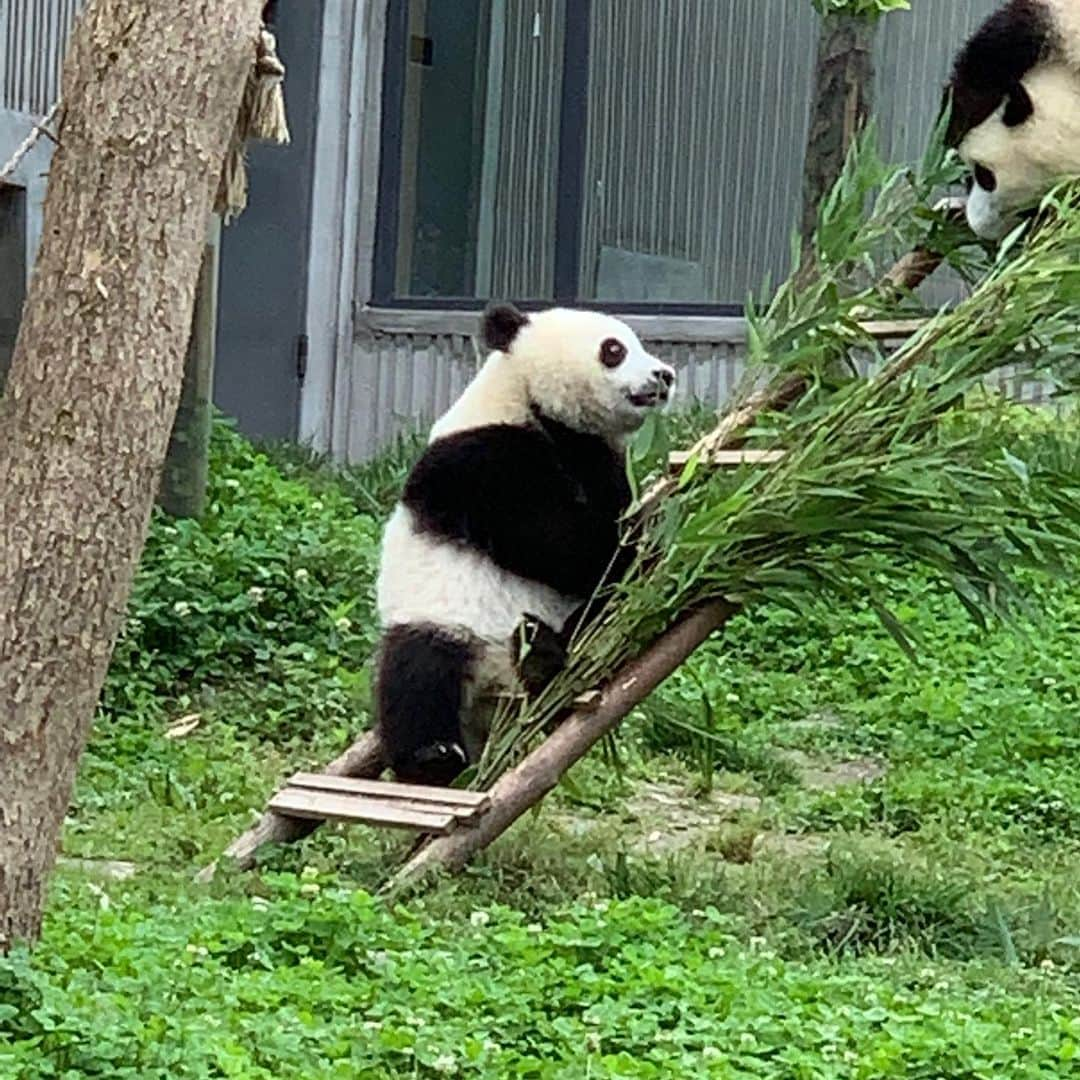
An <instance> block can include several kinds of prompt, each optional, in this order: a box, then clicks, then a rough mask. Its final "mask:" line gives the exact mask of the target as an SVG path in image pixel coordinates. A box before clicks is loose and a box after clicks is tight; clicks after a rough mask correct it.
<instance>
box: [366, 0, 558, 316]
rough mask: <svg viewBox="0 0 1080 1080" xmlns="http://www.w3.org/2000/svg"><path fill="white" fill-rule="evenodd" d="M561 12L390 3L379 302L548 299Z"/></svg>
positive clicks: (436, 0) (485, 3) (519, 2)
mask: <svg viewBox="0 0 1080 1080" xmlns="http://www.w3.org/2000/svg"><path fill="white" fill-rule="evenodd" d="M562 6H563V4H562V0H395V3H394V4H392V6H391V16H392V18H391V26H392V29H391V32H390V36H389V38H388V50H387V95H388V98H387V108H386V111H385V113H384V123H383V129H384V137H383V154H384V170H386V171H384V179H383V186H382V190H381V193H380V204H381V205H380V213H381V215H382V218H383V219H382V221H381V231H380V254H379V261H380V267H379V270H378V271H377V274H376V292H377V293H378V294H381V296H380V298H383V299H386V298H389V297H399V298H418V299H422V298H441V299H453V298H474V297H488V296H492V295H505V296H510V295H512V296H518V297H523V296H528V297H536V298H544V297H548V296H550V295H551V294H552V278H553V263H554V237H555V211H556V188H557V176H558V157H559V146H558V132H559V116H560V105H561V98H560V95H561V85H562V79H561V62H562V53H563V43H562V25H563V19H562ZM395 7H396V8H397V11H396V14H395ZM387 246H390V247H391V248H392V251H390V252H389V253H388V252H386V251H385V250H384V249H385V247H387Z"/></svg>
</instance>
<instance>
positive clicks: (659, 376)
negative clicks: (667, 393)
mask: <svg viewBox="0 0 1080 1080" xmlns="http://www.w3.org/2000/svg"><path fill="white" fill-rule="evenodd" d="M653 378H654V379H656V381H657V382H662V383H663V384H664V385H665V386H666V387H667V388H668V389H669V390H670V389H671V384H672V383H673V382H674V381H675V372H674V371H672V370H671V368H666V367H665V368H657V369H656V370H655V371H654V372H653Z"/></svg>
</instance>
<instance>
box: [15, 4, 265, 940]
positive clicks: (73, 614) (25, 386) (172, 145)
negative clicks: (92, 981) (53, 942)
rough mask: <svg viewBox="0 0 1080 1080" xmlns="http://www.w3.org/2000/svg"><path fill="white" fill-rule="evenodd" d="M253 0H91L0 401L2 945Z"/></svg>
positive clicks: (158, 394) (47, 839)
mask: <svg viewBox="0 0 1080 1080" xmlns="http://www.w3.org/2000/svg"><path fill="white" fill-rule="evenodd" d="M261 6H262V3H261V0H240V2H234V0H192V2H191V3H188V4H183V5H180V6H177V5H176V4H175V3H171V2H170V3H166V2H165V0H91V3H90V4H89V6H88V7H87V9H86V12H85V14H84V15H83V16H82V18H81V19H80V21H79V24H78V25H77V27H76V30H75V32H74V34H73V36H72V40H71V44H70V46H69V53H68V58H67V61H66V64H65V68H64V79H63V99H64V102H65V116H64V121H63V124H62V127H61V130H60V134H59V141H60V145H59V146H58V147H57V150H56V153H55V155H54V157H53V161H52V168H51V171H50V181H49V191H48V196H47V199H46V204H45V222H44V235H43V241H42V246H41V250H40V252H39V256H38V262H37V267H36V272H35V274H34V277H33V280H32V282H31V284H30V290H29V295H28V298H27V303H26V308H25V312H24V317H23V324H22V329H21V331H20V334H19V338H18V342H17V343H16V346H15V352H14V356H13V359H12V365H11V371H10V373H9V376H8V382H7V390H6V395H5V397H4V399H3V401H2V402H0V477H3V485H4V487H3V492H2V494H0V951H2V950H3V949H4V948H6V947H8V946H10V944H11V943H12V941H14V940H17V939H33V938H34V937H35V936H36V935H37V934H38V932H39V929H40V923H41V908H42V902H43V895H44V887H45V882H46V878H47V875H48V873H49V871H50V870H51V868H52V864H53V862H54V859H55V854H56V847H57V842H58V839H59V835H60V829H61V826H62V823H63V820H64V815H65V813H66V810H67V806H68V800H69V796H70V792H71V786H72V781H73V779H74V776H75V771H76V766H77V764H78V761H79V757H80V755H81V753H82V749H83V746H84V745H85V741H86V737H87V734H88V732H89V728H90V724H91V721H92V717H93V713H94V708H95V705H96V702H97V698H98V694H99V691H100V689H101V684H102V681H103V680H104V677H105V671H106V668H107V665H108V662H109V657H110V654H111V651H112V646H113V642H114V640H115V637H116V634H117V631H118V630H119V628H120V625H121V622H122V620H123V617H124V610H125V606H126V603H127V599H128V594H129V591H130V585H131V579H132V576H133V574H134V571H135V567H136V564H137V561H138V558H139V555H140V553H141V550H142V546H143V541H144V539H145V533H146V527H147V522H148V519H149V514H150V508H151V505H152V503H153V498H154V494H155V491H156V489H157V485H158V478H159V476H160V472H161V467H162V464H163V461H164V458H165V448H166V445H167V442H168V438H169V431H170V428H171V424H172V420H173V416H174V414H175V411H176V403H177V397H178V395H179V391H180V380H181V375H182V372H183V360H184V349H185V346H186V344H187V341H188V335H189V333H190V330H191V316H192V301H193V297H194V291H195V280H196V277H197V275H198V271H199V263H200V260H201V258H202V251H203V244H204V237H205V230H206V223H207V220H208V217H209V214H210V211H211V204H212V200H213V196H214V193H215V191H216V189H217V184H218V179H219V176H220V174H221V167H222V161H223V158H224V154H225V150H226V146H227V145H228V142H229V139H230V136H231V134H232V131H233V128H234V125H235V122H236V118H237V114H238V110H239V106H240V101H241V94H242V91H243V87H244V79H245V76H246V75H247V73H248V71H249V70H250V67H251V64H252V63H253V61H254V57H255V45H256V39H257V33H258V29H259V12H260V8H261Z"/></svg>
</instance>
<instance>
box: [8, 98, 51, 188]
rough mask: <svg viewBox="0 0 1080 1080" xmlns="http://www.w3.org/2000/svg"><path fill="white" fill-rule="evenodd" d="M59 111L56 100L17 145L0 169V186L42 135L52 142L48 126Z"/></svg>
mask: <svg viewBox="0 0 1080 1080" xmlns="http://www.w3.org/2000/svg"><path fill="white" fill-rule="evenodd" d="M59 111H60V99H59V98H57V100H56V102H55V103H54V104H53V107H52V108H51V109H50V110H49V111H48V112H47V113H46V114H45V115H44V116H43V117H42V118H41V119H40V120H39V121H38V122H37V123H36V124H35V125H34V126H33V128H31V130H30V134H29V135H27V136H26V138H25V139H23V141H22V142H21V143H20V144H19V145H18V147H17V148H16V150H15V153H14V154H12V155H11V158H10V160H9V161H8V162H7V164H6V165H5V166H4V167H3V168H2V169H0V184H3V183H5V182H6V181H7V178H8V177H9V176H11V175H12V174H13V173H14V172H15V170H16V169H17V168H18V167H19V165H20V164H21V162H22V159H23V158H24V157H26V155H27V154H29V153H30V151H31V150H33V148H34V144H35V143H36V142H37V141H38V139H40V138H41V136H42V135H48V136H49V138H50V139H52V140H53V141H54V142H55V141H56V137H55V136H54V135H53V134H52V132H51V131H49V129H48V125H49V124H51V123H52V122H53V119H54V118H55V117H56V114H57V113H58V112H59Z"/></svg>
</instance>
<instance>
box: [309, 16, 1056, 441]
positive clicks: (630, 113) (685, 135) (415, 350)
mask: <svg viewBox="0 0 1080 1080" xmlns="http://www.w3.org/2000/svg"><path fill="white" fill-rule="evenodd" d="M593 3H594V8H593V13H594V14H593V21H594V25H593V28H592V33H593V39H594V40H593V55H594V60H593V70H592V72H591V76H590V78H591V84H592V89H591V92H592V94H593V95H594V96H595V102H596V104H595V106H594V109H593V118H592V122H591V124H590V130H589V137H588V149H587V158H586V188H587V189H589V188H590V187H591V189H592V192H593V197H592V198H590V199H589V200H588V201H587V206H586V217H585V227H584V232H585V237H586V241H585V244H584V245H583V247H584V252H583V265H582V282H583V284H586V285H587V283H588V282H589V281H590V273H593V271H592V268H593V266H594V262H595V258H596V253H597V251H598V248H599V246H600V245H601V244H603V243H612V242H615V243H628V244H631V245H637V246H639V247H640V248H642V249H644V250H648V248H649V246H650V244H652V245H653V246H654V247H655V248H656V250H663V249H664V248H663V247H662V245H664V244H667V248H668V249H670V243H669V241H670V238H671V237H673V236H675V237H681V238H682V240H681V242H682V245H683V250H684V251H685V252H686V256H687V258H688V259H697V260H700V261H701V262H702V263H703V265H704V266H705V267H706V270H707V275H706V280H707V282H708V287H709V289H710V294H711V296H712V297H713V298H714V299H716V300H718V301H720V302H723V301H724V300H728V301H730V300H732V299H735V300H736V301H737V300H738V299H740V297H738V296H737V295H735V292H736V290H737V287H738V282H739V280H740V278H739V270H740V267H743V268H745V264H746V263H747V262H750V263H752V264H753V265H754V266H757V267H760V268H763V269H768V270H770V271H772V275H773V280H774V281H775V280H776V279H777V278H779V277H780V276H782V275H783V273H784V272H785V268H786V264H787V259H788V253H789V240H788V238H789V236H790V233H791V228H792V223H793V222H794V219H795V209H796V207H797V205H798V199H799V192H800V185H801V174H802V158H803V153H804V144H805V131H806V125H807V118H808V110H809V96H810V88H811V80H812V77H813V65H814V59H815V55H816V41H817V24H816V20H815V18H814V17H813V16H812V15H811V14H809V12H810V5H809V3H808V2H805V0H725V2H724V3H723V4H718V3H716V2H715V0H593ZM658 5H659V7H658ZM996 6H997V0H920V3H918V4H915V5H913V8H912V11H910V12H908V13H904V14H898V15H895V16H892V17H889V18H886V19H885V20H884V21H883V23H882V30H881V32H880V34H879V39H878V43H877V112H878V120H879V125H880V129H881V132H882V136H883V143H884V150H885V151H886V152H887V153H888V154H889V155H890V156H892V157H893V158H894V159H896V160H902V159H904V158H915V157H917V156H918V155H919V154H920V153H921V151H922V148H923V146H924V145H925V142H926V139H927V136H928V134H929V132H930V130H931V128H932V126H933V123H934V120H935V118H936V115H937V109H938V107H939V104H940V101H941V91H942V88H943V86H944V83H945V81H946V78H947V75H948V68H949V64H950V61H951V57H952V55H953V53H954V51H955V49H956V48H957V47H958V45H959V43H960V42H961V41H962V40H963V39H964V37H965V36H966V35H967V34H968V33H969V32H970V31H971V30H972V29H974V27H975V26H976V25H977V23H978V22H979V21H980V20H981V19H983V18H984V17H985V16H986V15H987V14H988V13H989V12H991V11H992V10H994V9H995V8H996ZM658 12H659V13H660V15H661V17H660V18H657V13H658ZM763 42H764V43H767V44H768V47H767V48H764V49H763V48H761V47H760V45H761V43H763ZM368 44H369V48H377V45H375V44H373V43H371V42H369V43H368ZM703 51H707V54H708V58H709V62H708V63H703V62H701V60H700V56H701V54H702V52H703ZM658 55H663V56H672V57H674V58H675V60H674V62H669V63H665V64H662V65H661V64H659V63H658V62H657V56H658ZM516 62H518V63H520V62H521V60H520V58H519V60H518V61H516ZM377 66H378V62H377V60H376V61H374V62H373V64H372V65H369V67H376V68H377ZM642 83H644V84H646V85H648V86H650V87H655V86H656V85H658V84H659V85H660V92H659V94H655V93H652V91H650V94H649V95H645V94H643V93H642V92H640V90H639V89H638V87H639V85H640V84H642ZM373 86H374V87H375V93H376V94H377V83H375V84H372V83H371V81H370V80H369V84H368V96H367V98H366V100H367V105H366V107H365V113H366V115H367V116H368V117H369V118H371V117H373V116H376V115H378V105H379V102H378V99H377V97H376V98H375V99H373V98H372V97H371V93H372V88H373ZM677 92H678V93H681V94H687V95H689V96H690V97H692V98H693V99H694V100H695V102H696V104H695V107H692V108H690V109H681V108H676V107H674V106H673V105H672V104H671V103H672V102H673V101H674V98H675V95H676V93H677ZM657 102H659V103H660V104H659V107H658V106H657ZM650 103H651V104H650ZM665 103H666V104H665ZM375 137H376V133H375V132H373V131H372V130H371V128H370V127H369V128H367V129H366V131H365V138H366V140H367V146H368V151H367V164H366V168H368V169H370V168H371V167H372V164H371V155H372V150H371V147H372V144H373V142H374V140H375ZM545 137H546V136H545ZM545 145H546V144H545ZM657 145H659V146H660V147H661V153H660V154H659V155H657V158H656V163H655V166H654V168H653V169H652V171H649V170H643V169H641V168H640V166H639V162H640V160H641V159H642V156H643V155H644V154H645V153H647V152H648V153H651V152H652V150H653V149H654V148H655V147H656V146H657ZM516 168H517V169H519V170H520V174H519V172H516V171H515V169H516ZM525 168H526V162H525V160H524V159H522V162H521V163H520V165H519V166H515V162H514V161H513V160H509V161H501V162H500V172H501V174H502V177H501V179H500V184H501V186H503V187H504V188H506V189H507V191H508V196H507V197H511V196H512V195H513V194H514V193H515V192H520V190H521V189H520V186H519V185H520V184H522V183H524V170H525ZM532 198H533V199H534V201H535V198H536V196H535V194H534V195H533V196H532ZM365 229H366V230H367V231H365ZM372 231H373V220H369V221H368V222H367V225H366V226H365V225H364V223H363V222H361V231H360V237H359V249H360V251H361V253H362V262H361V266H360V273H359V275H358V289H357V312H358V314H357V317H356V319H355V321H354V323H353V347H352V349H351V351H350V353H349V354H348V355H344V356H339V357H338V361H337V366H336V371H335V373H334V376H333V383H334V391H333V397H334V399H335V407H334V410H333V418H332V422H331V423H330V424H329V425H323V426H322V427H320V428H319V430H320V432H321V433H323V434H324V437H325V442H322V443H320V444H319V445H321V446H322V447H323V448H325V449H331V450H332V451H333V452H334V453H335V454H336V455H337V456H339V457H342V458H347V459H349V460H352V461H357V460H362V459H364V458H367V457H369V456H371V455H372V454H373V453H375V452H377V450H378V449H379V447H381V446H384V445H386V443H387V442H388V441H390V440H391V439H392V438H393V437H394V436H395V434H397V433H398V432H400V431H403V430H408V429H409V428H414V427H416V426H419V425H423V424H426V423H428V422H430V420H431V419H432V418H434V417H435V416H437V415H438V414H439V413H440V412H442V411H443V410H445V409H446V408H447V407H448V406H449V405H450V403H451V402H452V401H453V399H454V397H455V396H456V395H457V394H458V393H459V392H460V390H461V388H462V387H463V386H464V385H465V383H466V382H467V381H468V379H469V378H470V377H471V375H472V373H473V372H474V371H475V369H476V365H477V363H478V355H477V350H476V345H475V341H474V339H473V337H472V335H473V333H474V330H475V327H476V323H477V318H476V316H475V315H469V316H463V315H461V314H459V313H451V312H442V313H438V312H398V311H395V312H389V311H373V310H370V309H367V308H366V307H365V302H366V298H367V296H368V295H369V293H367V292H366V291H365V288H364V286H365V277H364V262H363V260H366V259H369V258H370V256H371V234H372ZM533 248H534V249H535V245H533ZM497 251H506V252H511V251H512V249H510V248H505V247H501V248H497ZM509 272H510V271H509V270H504V271H503V273H504V274H506V273H509ZM593 276H594V277H595V274H594V273H593ZM743 279H744V280H745V271H744V274H743ZM493 280H494V281H495V283H497V284H498V283H501V282H500V277H499V271H498V270H497V269H496V272H495V275H494V279H493ZM503 280H505V278H504V279H503ZM513 280H514V279H513V278H511V279H509V280H508V281H506V284H508V285H512V283H513ZM957 288H958V286H957V283H956V282H955V281H951V280H949V279H948V278H947V277H946V276H945V275H941V277H940V278H938V279H932V284H931V285H930V287H929V289H928V297H929V298H931V299H933V300H935V301H936V300H943V299H945V298H948V297H952V296H955V295H957ZM495 291H496V292H499V291H500V290H495ZM501 291H502V292H503V293H504V294H510V295H513V294H514V292H515V290H513V289H506V290H501ZM630 321H632V322H635V321H636V322H638V323H639V324H640V329H641V332H642V334H643V337H644V339H645V340H646V341H647V343H648V345H649V346H650V348H652V349H653V350H654V351H655V352H656V353H657V354H658V355H660V356H662V357H664V358H665V359H667V360H669V361H670V362H672V363H674V364H675V366H676V367H677V368H678V369H679V373H680V380H679V386H680V390H679V392H680V396H681V397H683V398H685V399H688V398H692V399H694V400H697V401H700V402H702V403H704V404H706V405H708V406H711V407H715V408H720V407H722V406H723V404H724V403H725V402H726V401H727V400H728V399H729V398H730V396H731V394H732V393H733V391H734V390H735V389H736V388H737V387H738V386H739V385H740V384H741V382H742V379H743V377H744V365H743V361H742V357H743V354H744V331H743V327H742V323H741V320H738V319H726V318H716V319H695V320H692V322H693V327H692V332H687V331H686V330H685V328H684V329H682V330H680V329H679V328H678V325H677V324H678V320H674V319H666V320H656V321H652V322H650V320H647V319H645V320H630ZM687 325H689V324H687ZM657 327H660V328H661V329H660V330H657V329H656V328H657ZM1002 378H1003V380H1004V382H1003V385H1004V386H1005V387H1006V388H1007V389H1009V390H1010V391H1011V392H1015V393H1017V394H1018V396H1021V397H1023V398H1024V399H1025V400H1033V399H1034V398H1035V397H1037V395H1038V394H1039V392H1040V391H1039V389H1038V388H1037V387H1031V386H1028V387H1013V386H1012V385H1011V382H1010V381H1009V376H1008V375H1007V373H1006V374H1004V375H1003V377H1002Z"/></svg>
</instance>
